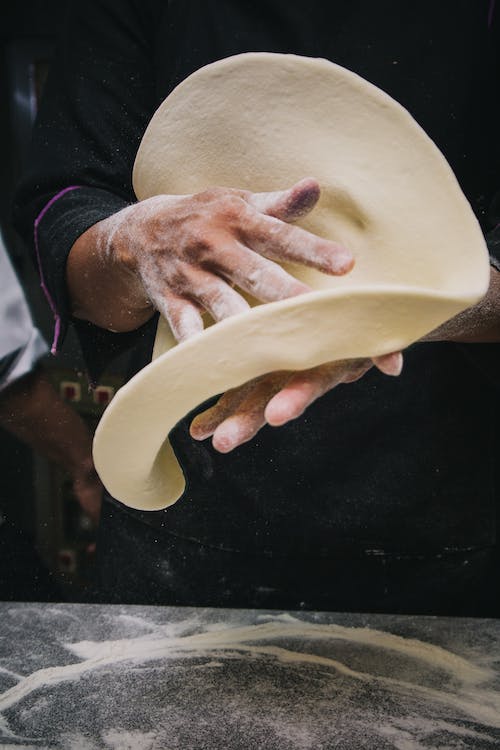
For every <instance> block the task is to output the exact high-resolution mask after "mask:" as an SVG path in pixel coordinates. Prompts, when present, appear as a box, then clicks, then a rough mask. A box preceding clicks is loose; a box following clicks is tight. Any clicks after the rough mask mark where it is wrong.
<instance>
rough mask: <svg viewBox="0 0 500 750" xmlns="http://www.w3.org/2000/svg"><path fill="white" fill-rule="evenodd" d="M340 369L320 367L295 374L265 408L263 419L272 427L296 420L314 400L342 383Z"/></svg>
mask: <svg viewBox="0 0 500 750" xmlns="http://www.w3.org/2000/svg"><path fill="white" fill-rule="evenodd" d="M342 375H343V372H342V367H341V366H339V365H337V363H336V364H334V365H322V366H320V367H315V368H313V369H311V370H303V371H301V372H297V373H295V374H294V375H292V377H291V378H290V380H289V381H288V382H287V383H286V385H285V387H284V388H282V389H281V390H280V391H279V393H277V394H276V396H274V397H273V398H272V399H271V400H270V401H269V403H268V404H267V406H266V409H265V413H264V416H265V419H266V421H267V422H268V423H269V424H270V425H272V426H273V427H279V426H280V425H283V424H285V423H286V422H289V421H290V420H292V419H297V417H300V415H301V414H303V413H304V411H305V410H306V409H307V407H308V406H310V405H311V404H312V403H313V402H314V401H316V399H318V398H319V397H320V396H323V394H324V393H326V392H327V391H328V390H331V389H332V388H334V387H335V386H336V385H338V384H339V383H341V382H342Z"/></svg>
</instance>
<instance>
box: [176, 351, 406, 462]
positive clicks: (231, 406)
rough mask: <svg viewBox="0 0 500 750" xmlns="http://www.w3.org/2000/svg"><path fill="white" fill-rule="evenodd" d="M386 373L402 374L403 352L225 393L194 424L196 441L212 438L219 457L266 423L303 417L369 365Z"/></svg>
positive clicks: (276, 375)
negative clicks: (327, 394) (323, 397)
mask: <svg viewBox="0 0 500 750" xmlns="http://www.w3.org/2000/svg"><path fill="white" fill-rule="evenodd" d="M373 366H375V367H377V368H378V369H379V370H380V371H381V372H383V373H385V374H386V375H393V376H396V375H399V374H400V372H401V369H402V366H403V355H402V354H401V352H394V353H392V354H386V355H384V356H383V357H375V358H373V359H368V358H365V359H345V360H340V361H337V362H329V363H327V364H324V365H320V366H319V367H313V368H312V369H310V370H301V371H300V372H290V371H281V372H272V373H268V374H267V375H261V376H260V377H258V378H255V379H254V380H251V381H249V382H248V383H245V384H244V385H242V386H239V387H238V388H233V389H232V390H230V391H227V392H226V393H225V394H224V395H223V396H221V398H220V399H219V401H218V402H217V403H216V404H215V406H212V408H210V409H207V410H206V411H204V412H202V413H201V414H198V415H197V416H196V417H195V418H194V419H193V421H192V423H191V428H190V433H191V437H193V438H194V439H195V440H205V439H206V438H209V437H212V444H213V446H214V448H215V449H216V450H218V451H219V452H220V453H229V451H232V450H233V449H234V448H236V447H237V446H239V445H242V444H243V443H246V442H248V441H249V440H251V439H252V438H253V437H254V436H255V435H256V434H257V433H258V431H259V430H260V429H261V427H263V426H264V425H265V424H269V425H271V426H272V427H279V426H280V425H283V424H285V423H286V422H289V421H290V420H292V419H296V418H297V417H299V416H300V415H301V414H302V413H303V412H304V411H305V410H306V409H307V407H308V406H310V405H311V404H312V403H313V401H316V399H317V398H319V397H320V396H323V394H325V393H327V391H330V390H331V389H332V388H335V387H336V386H337V385H340V384H341V383H352V382H354V381H355V380H359V378H361V377H362V376H363V375H364V374H365V373H366V372H368V370H369V369H370V368H371V367H373Z"/></svg>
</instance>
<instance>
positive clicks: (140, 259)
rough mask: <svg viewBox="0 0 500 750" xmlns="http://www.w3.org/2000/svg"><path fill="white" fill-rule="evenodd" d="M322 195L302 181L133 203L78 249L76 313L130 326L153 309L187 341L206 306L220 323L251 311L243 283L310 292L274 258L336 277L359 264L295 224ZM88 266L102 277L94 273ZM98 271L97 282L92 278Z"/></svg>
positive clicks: (72, 278)
mask: <svg viewBox="0 0 500 750" xmlns="http://www.w3.org/2000/svg"><path fill="white" fill-rule="evenodd" d="M319 195H320V188H319V185H318V183H317V181H316V180H314V179H312V178H306V179H304V180H301V181H300V182H298V183H296V184H295V185H293V186H292V187H291V188H290V189H287V190H283V191H280V192H272V193H250V192H248V191H243V190H235V189H231V188H212V189H209V190H206V191H204V192H202V193H198V194H196V195H188V196H169V195H160V196H155V197H153V198H149V199H147V200H144V201H141V202H139V203H136V204H134V205H132V206H128V207H127V208H125V209H123V210H122V211H120V212H118V213H117V214H115V215H114V216H112V217H110V218H108V219H104V220H103V221H101V222H99V223H98V224H96V225H94V226H93V227H91V228H90V229H89V230H87V232H85V233H84V234H83V235H82V236H81V237H80V238H79V239H78V240H77V242H76V243H75V245H74V246H73V248H72V250H71V253H70V257H69V261H68V283H69V286H70V292H71V297H72V300H73V313H74V315H75V316H77V317H83V318H86V319H88V320H91V321H92V322H94V323H96V324H97V325H101V326H103V327H106V328H109V329H111V330H116V331H127V330H132V329H134V328H137V327H138V326H139V325H141V324H142V323H144V322H145V321H146V320H147V319H148V318H149V317H150V316H151V314H152V310H153V308H156V309H158V310H159V311H160V312H161V313H162V314H163V315H164V317H165V318H166V319H167V320H168V322H169V324H170V326H171V328H172V331H173V333H174V335H175V337H176V338H177V340H178V341H183V340H185V339H187V338H189V337H190V336H193V335H195V334H196V333H198V332H200V331H201V330H203V321H202V317H201V316H202V312H203V311H205V310H206V311H208V312H209V313H210V314H211V315H212V317H213V318H214V319H215V320H217V321H219V320H222V319H224V318H227V317H229V316H231V315H235V314H237V313H240V312H244V311H245V310H246V309H248V303H247V302H246V300H245V299H244V297H243V296H242V295H241V294H240V293H239V291H238V290H244V291H246V292H248V293H250V294H251V295H252V296H254V297H256V298H257V299H258V300H260V301H261V302H274V301H277V300H281V299H285V298H287V297H292V296H295V295H298V294H302V293H304V292H307V291H310V288H309V287H308V286H306V285H305V284H303V283H302V282H300V281H298V280H297V279H296V278H295V277H294V276H292V275H291V274H289V273H287V272H286V271H285V270H284V269H283V268H282V267H281V266H280V265H279V264H278V263H277V262H276V261H290V262H294V263H300V264H303V265H306V266H310V267H313V268H316V269H318V270H320V271H323V272H325V273H329V274H338V275H341V274H345V273H347V272H348V271H350V270H351V268H352V266H353V264H354V260H353V257H352V254H351V253H350V251H349V250H348V249H346V248H344V247H342V246H340V245H338V244H337V243H335V242H331V241H329V240H325V239H322V238H320V237H317V236H316V235H314V234H311V233H310V232H307V231H305V230H304V229H301V228H300V227H297V226H293V225H292V224H291V222H294V221H296V220H297V219H298V218H300V217H301V216H304V215H305V214H307V213H308V212H309V211H311V210H312V208H313V207H314V206H315V205H316V203H317V201H318V199H319ZM89 263H90V264H93V265H94V267H95V270H97V274H96V273H92V274H89V273H88V270H89ZM85 272H86V274H87V275H85ZM96 276H97V277H98V278H99V283H98V284H97V286H96V285H95V283H93V282H92V281H90V280H93V281H95V278H96Z"/></svg>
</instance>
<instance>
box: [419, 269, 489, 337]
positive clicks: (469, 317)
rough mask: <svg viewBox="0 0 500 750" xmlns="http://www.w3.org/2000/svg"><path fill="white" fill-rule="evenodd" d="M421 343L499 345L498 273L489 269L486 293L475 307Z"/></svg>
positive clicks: (460, 314) (457, 316)
mask: <svg viewBox="0 0 500 750" xmlns="http://www.w3.org/2000/svg"><path fill="white" fill-rule="evenodd" d="M423 340H424V341H455V342H457V343H463V344H479V343H483V344H486V343H495V342H500V272H498V271H497V270H496V269H495V268H493V267H492V268H491V277H490V286H489V289H488V292H487V294H486V295H485V297H483V299H482V300H481V301H480V302H478V304H477V305H475V306H474V307H470V308H468V309H467V310H464V311H463V312H461V313H459V314H458V315H456V316H455V317H454V318H451V320H448V321H446V323H444V324H443V325H441V326H439V328H436V330H434V331H432V332H431V333H429V334H428V335H427V336H425V337H424V339H423Z"/></svg>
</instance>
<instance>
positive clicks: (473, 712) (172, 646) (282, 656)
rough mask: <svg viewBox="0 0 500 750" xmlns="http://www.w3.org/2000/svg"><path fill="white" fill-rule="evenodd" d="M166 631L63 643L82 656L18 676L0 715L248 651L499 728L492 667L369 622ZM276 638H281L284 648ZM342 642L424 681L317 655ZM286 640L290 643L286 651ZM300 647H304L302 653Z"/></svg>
mask: <svg viewBox="0 0 500 750" xmlns="http://www.w3.org/2000/svg"><path fill="white" fill-rule="evenodd" d="M163 632H167V635H164V636H163V637H158V629H157V628H156V629H155V631H154V632H152V633H148V634H146V635H142V636H141V637H139V638H121V639H118V640H106V641H88V640H87V641H80V642H76V643H66V644H63V645H64V646H65V648H66V649H68V650H69V651H70V652H71V653H72V654H73V655H75V656H76V657H78V658H79V659H80V661H79V662H76V663H73V664H66V665H64V666H51V667H48V668H45V669H39V670H37V671H35V672H33V673H31V674H29V675H28V676H26V677H23V678H21V679H19V681H18V683H17V684H16V685H14V686H13V687H11V688H9V689H8V690H6V691H5V692H4V693H2V694H1V695H0V712H5V711H7V710H8V709H12V708H13V707H14V706H16V704H19V703H20V702H21V701H23V700H24V699H26V698H27V697H28V696H30V695H31V694H33V693H36V692H37V691H41V690H42V689H44V688H50V687H53V686H55V685H58V684H61V683H65V682H72V681H78V680H79V679H80V678H81V676H82V675H84V674H86V673H92V672H102V671H103V670H109V669H113V668H115V667H117V665H119V664H128V665H129V666H130V668H136V667H137V666H141V665H145V664H147V663H151V662H162V661H165V660H170V661H172V660H176V659H179V658H180V657H182V658H183V659H184V660H185V659H186V658H187V659H190V658H193V659H194V658H196V659H207V661H206V663H205V665H204V666H207V667H214V666H221V664H222V662H221V660H222V661H224V660H225V659H238V658H242V657H243V656H244V655H248V656H250V657H253V658H257V659H259V658H261V659H262V658H264V659H270V660H272V661H275V662H276V663H279V664H280V665H288V666H290V667H291V668H292V667H298V666H301V665H304V666H307V667H310V668H322V670H323V675H324V673H325V670H326V671H327V672H329V673H331V677H332V678H334V677H335V676H338V675H342V676H343V677H345V678H348V679H350V680H354V681H355V682H361V683H365V684H366V685H376V686H381V687H383V688H386V689H388V690H389V691H391V692H393V693H397V694H406V695H407V696H410V697H411V696H413V697H418V698H419V700H423V701H424V702H426V703H429V704H435V703H436V702H437V703H439V704H441V705H443V706H444V707H445V708H446V709H447V710H448V711H451V712H452V713H453V714H454V715H455V716H456V717H458V718H460V717H461V718H467V717H469V718H470V719H472V720H474V721H476V722H481V723H482V724H483V725H486V726H489V727H494V728H500V693H499V692H498V690H497V689H495V688H493V687H491V686H490V685H489V683H490V682H491V681H492V680H493V679H494V672H493V671H492V670H491V669H489V668H487V667H481V666H478V665H477V664H474V663H472V662H470V661H468V660H467V659H464V658H463V657H461V656H458V655H457V654H455V653H452V652H451V651H448V650H446V649H444V648H441V647H439V646H436V645H433V644H431V643H427V642H424V641H421V640H417V639H413V638H403V637H401V636H398V635H394V634H391V633H388V632H383V631H380V630H374V629H370V628H366V627H361V628H353V627H343V626H341V625H336V624H317V623H312V622H308V621H303V620H301V619H298V618H296V617H292V616H290V615H281V616H274V617H273V616H266V618H265V621H262V622H258V623H257V624H250V625H244V626H234V625H227V624H224V623H212V624H211V625H210V626H208V627H207V628H206V629H205V630H203V632H196V633H191V634H188V635H174V634H173V632H175V629H173V628H169V626H167V631H165V629H164V630H163ZM279 641H281V642H282V643H283V642H286V644H287V645H286V647H285V646H284V645H282V643H281V644H280V643H279ZM342 642H347V643H349V644H351V645H353V644H355V645H356V646H357V647H359V648H362V649H376V650H378V651H379V652H380V651H381V650H382V651H383V652H386V653H387V654H391V655H392V656H393V657H394V655H396V656H397V657H400V658H403V659H406V660H409V663H412V664H416V665H417V666H418V669H417V671H416V674H417V677H418V675H420V678H421V676H422V669H424V679H423V680H422V679H420V681H418V679H415V680H414V681H412V680H411V676H412V674H411V670H410V669H408V670H405V672H404V673H405V676H406V674H407V673H408V679H400V678H399V677H394V676H388V675H387V674H381V673H376V671H375V670H374V671H373V672H370V671H365V670H360V669H359V668H355V667H354V666H350V665H349V664H347V663H344V661H342V660H341V659H340V658H333V657H332V656H330V655H325V654H319V653H315V650H316V651H317V650H318V649H317V648H316V646H317V644H319V643H323V644H324V643H328V644H330V645H331V648H330V652H332V651H334V652H335V646H336V644H337V645H339V644H341V643H342ZM290 644H293V646H294V647H293V648H291V647H290ZM304 645H305V646H306V650H305V651H304V650H302V649H303V647H304ZM335 656H337V654H335ZM197 666H198V667H199V666H203V664H201V665H199V664H198V665H197ZM379 671H380V670H379ZM400 671H401V670H400ZM436 673H439V675H440V676H441V683H442V682H443V680H444V685H443V687H442V688H441V689H437V688H436V687H434V683H435V680H433V675H434V674H436ZM16 676H17V675H16ZM386 731H389V730H386ZM4 736H5V735H4ZM386 736H387V735H386ZM396 746H397V745H396Z"/></svg>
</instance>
